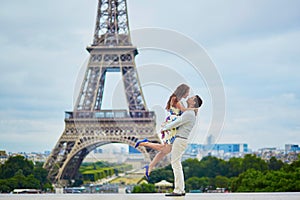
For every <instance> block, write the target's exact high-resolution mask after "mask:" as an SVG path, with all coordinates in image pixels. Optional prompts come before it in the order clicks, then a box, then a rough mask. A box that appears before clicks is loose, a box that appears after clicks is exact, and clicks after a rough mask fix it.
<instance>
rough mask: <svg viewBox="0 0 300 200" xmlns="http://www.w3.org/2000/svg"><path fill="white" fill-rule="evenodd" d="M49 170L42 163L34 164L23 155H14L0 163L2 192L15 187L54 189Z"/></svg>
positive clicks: (0, 186)
mask: <svg viewBox="0 0 300 200" xmlns="http://www.w3.org/2000/svg"><path fill="white" fill-rule="evenodd" d="M47 175H48V172H47V170H45V169H44V168H43V166H42V163H36V164H35V165H34V164H33V162H32V161H29V160H27V159H25V158H24V157H23V156H12V157H9V158H8V160H7V161H6V162H5V163H4V164H0V193H9V192H11V191H13V190H14V189H25V188H26V189H40V190H41V191H49V190H52V189H53V188H52V185H51V183H50V181H49V180H48V179H47Z"/></svg>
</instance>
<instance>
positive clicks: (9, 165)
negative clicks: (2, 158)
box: [0, 156, 34, 179]
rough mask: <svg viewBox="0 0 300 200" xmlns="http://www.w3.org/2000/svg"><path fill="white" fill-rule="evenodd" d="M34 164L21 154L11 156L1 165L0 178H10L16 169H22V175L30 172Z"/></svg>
mask: <svg viewBox="0 0 300 200" xmlns="http://www.w3.org/2000/svg"><path fill="white" fill-rule="evenodd" d="M33 168H34V165H33V163H32V162H31V161H28V160H27V159H25V158H24V157H23V156H11V157H9V158H8V160H7V161H6V162H5V163H4V164H3V165H1V170H0V179H6V178H11V177H13V176H14V175H15V173H16V172H17V171H18V170H20V169H21V170H22V171H23V174H24V176H28V175H30V174H32V172H33Z"/></svg>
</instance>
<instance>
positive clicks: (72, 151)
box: [44, 0, 160, 183]
mask: <svg viewBox="0 0 300 200" xmlns="http://www.w3.org/2000/svg"><path fill="white" fill-rule="evenodd" d="M87 51H88V52H89V54H90V56H89V60H88V64H87V67H86V71H85V75H84V79H83V81H82V84H81V88H80V91H79V94H78V97H77V100H76V102H75V105H74V108H73V111H70V112H65V129H64V131H63V133H62V135H61V137H60V138H59V140H58V142H57V143H56V145H55V147H54V148H53V150H52V152H51V154H50V156H49V157H48V159H47V161H46V162H45V164H44V168H45V169H47V170H48V177H49V179H50V180H51V181H52V182H53V183H61V182H63V181H64V180H70V179H74V178H75V177H76V175H77V172H78V169H79V167H80V165H81V163H82V161H83V159H84V158H85V157H86V156H87V155H88V154H89V152H91V151H92V150H93V149H95V148H97V147H99V146H101V145H104V144H109V143H124V144H128V145H130V146H134V145H135V143H136V141H137V140H138V139H139V138H144V137H147V138H148V139H149V140H151V141H153V142H157V143H159V142H160V140H159V138H158V136H157V134H156V133H155V132H156V131H155V127H156V117H155V113H154V112H153V111H149V110H148V108H147V106H146V102H145V98H144V96H143V92H142V89H141V85H140V82H139V78H138V74H137V70H136V66H135V61H134V58H135V56H136V55H137V54H138V51H137V48H136V47H134V46H133V45H132V43H131V38H130V31H129V25H128V15H127V4H126V0H98V8H97V18H96V26H95V33H94V38H93V43H92V45H90V46H88V47H87ZM107 72H119V73H121V75H122V80H123V85H124V91H125V96H126V100H127V105H128V110H127V109H126V110H116V109H110V110H104V109H102V100H103V93H104V83H105V78H106V74H107ZM138 150H139V151H140V152H142V153H143V155H144V158H145V162H149V161H150V160H151V159H152V158H153V156H154V155H155V153H156V152H155V151H154V150H152V149H148V148H145V147H139V148H138Z"/></svg>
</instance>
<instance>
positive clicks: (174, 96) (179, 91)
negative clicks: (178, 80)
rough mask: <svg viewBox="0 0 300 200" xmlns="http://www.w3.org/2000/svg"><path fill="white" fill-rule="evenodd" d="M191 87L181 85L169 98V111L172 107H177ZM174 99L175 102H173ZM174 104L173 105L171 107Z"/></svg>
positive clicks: (167, 107)
mask: <svg viewBox="0 0 300 200" xmlns="http://www.w3.org/2000/svg"><path fill="white" fill-rule="evenodd" d="M189 89H190V87H189V86H188V85H186V84H181V85H179V86H178V87H177V88H176V90H175V91H174V93H173V94H172V95H171V96H170V97H169V100H168V102H167V106H166V109H167V110H169V109H170V107H171V106H174V107H176V104H177V103H178V102H179V101H180V100H181V99H182V97H183V96H184V95H185V94H186V93H187V92H188V91H189ZM172 99H173V100H172ZM171 103H172V105H171Z"/></svg>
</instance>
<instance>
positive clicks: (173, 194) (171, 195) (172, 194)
mask: <svg viewBox="0 0 300 200" xmlns="http://www.w3.org/2000/svg"><path fill="white" fill-rule="evenodd" d="M184 195H185V193H184ZM184 195H183V194H179V193H175V192H172V193H168V194H165V196H166V197H181V196H184Z"/></svg>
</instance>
